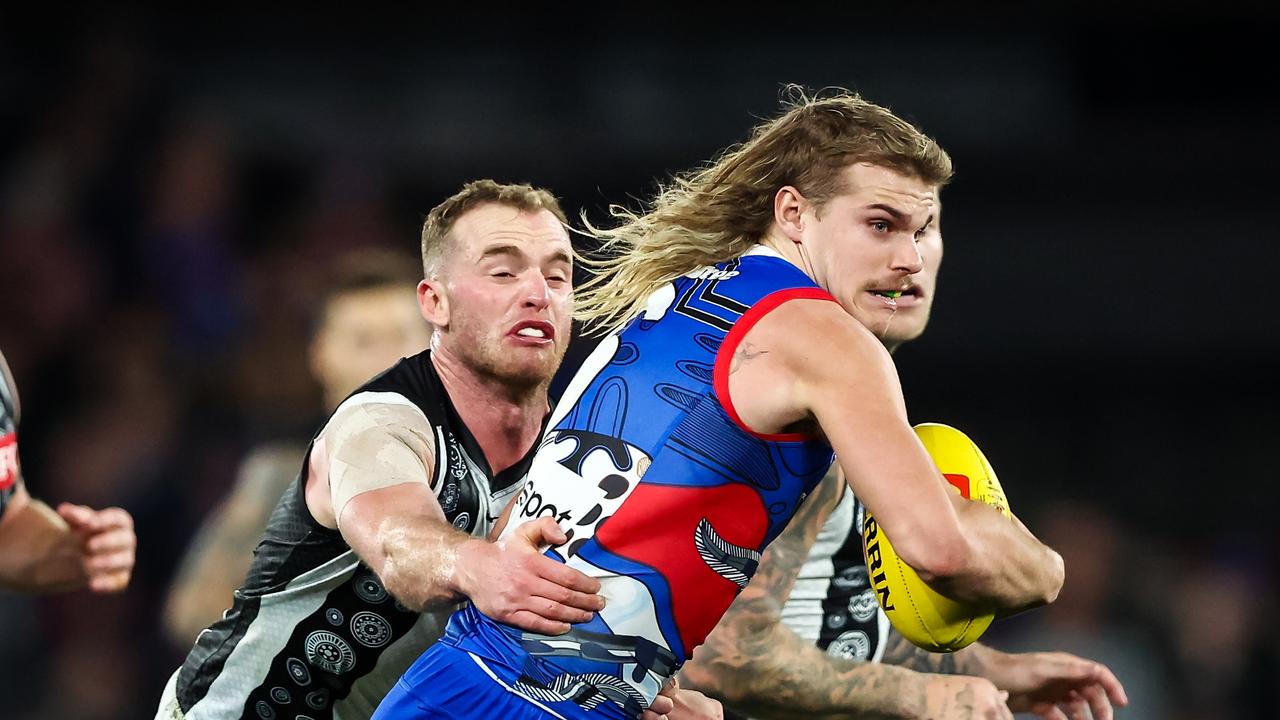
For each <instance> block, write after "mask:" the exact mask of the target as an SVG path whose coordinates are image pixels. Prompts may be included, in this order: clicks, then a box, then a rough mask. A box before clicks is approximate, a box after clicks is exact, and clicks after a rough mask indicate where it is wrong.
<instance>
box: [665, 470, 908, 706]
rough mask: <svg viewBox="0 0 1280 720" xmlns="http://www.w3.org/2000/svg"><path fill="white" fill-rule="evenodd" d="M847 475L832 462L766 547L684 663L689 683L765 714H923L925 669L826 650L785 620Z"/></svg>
mask: <svg viewBox="0 0 1280 720" xmlns="http://www.w3.org/2000/svg"><path fill="white" fill-rule="evenodd" d="M842 482H843V480H842V478H840V477H839V473H838V471H836V470H835V469H834V468H833V471H832V472H830V473H828V475H827V477H826V478H824V479H823V481H822V483H821V484H820V485H819V486H818V490H817V491H815V493H814V494H813V495H812V496H811V497H810V498H809V499H808V500H807V501H806V502H805V504H804V505H803V506H802V507H801V508H800V511H799V512H798V513H797V514H796V516H795V518H793V519H792V521H791V524H790V525H788V526H787V529H786V530H785V531H784V532H783V533H782V534H781V535H779V536H778V538H777V539H776V540H775V541H774V542H773V543H772V544H771V545H770V546H769V548H768V549H767V550H766V551H765V553H764V555H763V556H762V557H761V561H760V567H759V569H758V570H757V571H756V574H755V576H754V577H753V578H752V579H751V582H750V583H749V584H748V585H747V587H746V588H744V589H743V591H742V594H740V595H739V596H738V598H737V600H736V601H734V603H733V605H732V606H730V608H729V611H728V612H727V613H726V614H725V616H724V618H723V619H722V620H721V621H720V624H719V625H717V626H716V628H715V630H713V631H712V632H711V634H710V636H708V637H707V640H706V643H705V644H703V645H702V646H701V647H699V648H698V649H697V651H696V652H695V653H694V656H693V659H692V660H691V661H690V662H688V663H686V664H685V666H684V669H682V670H681V672H680V678H681V682H682V683H683V685H684V686H686V687H689V688H693V689H696V690H700V691H702V692H704V693H706V694H708V695H712V696H714V697H718V698H720V699H721V700H722V701H724V703H725V704H726V705H727V706H729V707H732V708H736V709H739V710H740V711H743V712H748V713H750V714H751V715H752V716H753V717H756V718H761V719H762V720H787V719H790V718H806V719H812V718H852V717H858V718H914V717H920V716H921V708H922V707H923V703H924V702H925V684H924V678H923V677H922V676H921V675H919V674H918V673H915V672H912V671H910V670H906V669H903V668H898V667H891V666H885V665H879V664H874V663H867V662H859V661H855V660H846V659H843V658H837V657H833V656H830V655H827V654H826V653H824V652H823V651H822V650H821V649H819V648H818V647H817V646H815V645H813V644H812V643H810V642H807V641H805V640H802V639H801V638H800V637H799V636H797V635H796V634H795V633H794V632H792V631H791V630H790V629H789V628H787V627H786V626H785V625H784V624H783V622H782V615H781V612H782V605H783V602H784V600H785V598H787V596H788V595H790V593H791V588H792V586H793V585H794V584H795V579H796V576H797V574H798V573H799V572H800V568H801V566H802V565H803V564H804V562H805V559H806V558H807V557H808V555H809V550H810V548H811V547H812V545H813V542H814V539H815V538H816V537H817V534H818V531H819V530H820V529H821V528H822V524H823V523H824V522H825V521H826V518H827V516H828V515H829V514H830V512H831V509H832V507H833V506H834V504H835V502H836V500H837V499H838V498H839V496H840V490H841V487H840V484H841V483H842Z"/></svg>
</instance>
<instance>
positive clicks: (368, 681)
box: [160, 351, 533, 720]
mask: <svg viewBox="0 0 1280 720" xmlns="http://www.w3.org/2000/svg"><path fill="white" fill-rule="evenodd" d="M352 403H380V404H386V403H399V404H406V405H410V406H412V407H416V408H417V409H418V410H419V411H421V412H422V414H423V415H424V416H425V417H426V419H427V420H428V421H429V422H430V424H431V426H432V428H434V431H435V457H436V469H435V476H434V477H433V478H431V483H432V488H433V489H434V491H435V494H436V496H437V497H438V498H439V500H440V505H441V507H442V508H443V509H444V512H445V516H446V517H447V518H448V519H449V520H450V521H451V522H452V523H453V524H454V525H455V526H456V527H458V528H461V529H463V530H466V531H468V532H470V533H472V534H473V535H476V536H481V537H482V536H484V535H485V534H487V533H488V532H489V530H490V529H491V528H492V526H493V522H494V520H495V519H496V518H497V516H498V515H499V514H500V513H501V512H502V510H503V509H504V508H505V507H506V504H507V503H508V502H509V501H510V500H511V497H512V495H513V494H514V493H515V492H516V491H517V490H518V489H519V481H520V480H521V479H523V477H524V475H525V472H526V471H527V469H528V467H529V463H530V461H531V460H532V455H533V451H532V450H530V453H529V456H527V457H525V458H524V459H523V460H522V461H521V462H520V463H519V464H517V465H516V466H514V467H512V468H510V469H508V470H505V471H503V472H502V473H500V474H499V475H497V476H496V477H494V476H493V475H492V473H491V472H490V470H489V467H488V464H487V462H486V461H485V458H484V453H482V452H481V451H480V448H479V447H478V445H477V444H476V441H475V439H474V438H473V437H472V435H471V433H470V431H468V429H467V428H466V426H465V425H463V424H462V422H461V420H460V419H459V418H458V415H457V413H456V412H455V411H454V408H453V406H452V404H451V403H450V402H449V397H448V395H447V394H446V393H445V390H444V388H443V386H442V385H441V384H440V379H439V377H438V376H437V375H436V372H435V369H434V367H433V366H432V364H431V357H430V352H429V351H428V352H424V353H421V354H419V355H415V356H413V357H410V358H405V359H403V360H401V361H400V362H399V363H398V364H397V365H395V366H394V367H392V368H391V369H390V370H387V371H386V372H385V373H383V374H382V375H380V376H378V377H377V378H375V379H373V380H372V381H370V382H369V383H368V384H366V385H365V386H364V387H362V388H360V389H359V390H357V391H356V392H355V393H353V394H352V395H351V397H349V398H347V400H346V401H345V402H344V403H343V407H347V406H348V405H350V404H352ZM306 467H307V464H306V462H304V463H303V468H304V472H303V473H302V475H301V476H300V477H299V478H298V481H297V482H295V483H294V484H293V485H291V486H290V488H289V489H288V490H286V491H285V494H284V496H283V497H282V498H281V499H280V503H279V505H277V506H276V509H275V511H274V512H273V513H272V515H271V519H270V521H269V522H268V524H267V529H266V536H265V538H264V539H263V541H262V542H261V543H260V544H259V545H258V548H257V549H256V550H255V551H254V559H253V565H252V567H251V568H250V569H249V573H248V576H247V578H246V581H245V585H244V587H242V588H241V589H239V590H237V591H236V593H235V600H234V604H233V605H232V608H231V610H229V611H228V612H227V613H226V615H225V617H224V618H223V619H222V620H221V621H219V622H218V623H216V624H215V625H213V627H211V628H210V629H208V630H205V631H204V632H203V633H201V634H200V637H199V638H198V639H197V641H196V644H195V647H194V648H193V649H192V650H191V653H190V655H188V656H187V660H186V662H185V663H184V664H183V666H182V668H181V669H180V670H179V671H178V673H177V675H176V679H175V680H171V681H170V682H171V684H173V683H176V688H175V690H176V693H175V694H176V703H177V708H171V709H170V711H169V714H167V715H166V714H165V712H166V711H165V707H164V705H163V704H162V707H161V714H160V716H161V717H172V716H174V715H175V714H177V713H175V712H174V711H175V710H176V711H178V713H180V714H178V716H179V717H182V716H185V717H186V718H187V720H204V719H205V718H219V719H222V718H251V719H253V720H275V719H279V720H295V719H297V718H309V719H310V720H326V719H329V718H334V719H337V720H350V719H351V718H368V717H369V716H370V715H372V714H373V710H374V708H375V707H376V706H377V704H378V701H380V700H381V699H382V697H383V696H384V695H385V694H386V692H387V690H388V689H390V688H391V686H392V684H393V683H394V682H395V680H396V678H398V677H399V676H400V674H401V673H402V672H404V669H405V668H406V667H408V665H409V663H410V662H411V661H412V660H413V658H415V657H417V656H418V654H419V653H421V652H422V650H423V649H424V648H426V647H427V646H428V645H430V644H431V643H432V642H433V641H434V640H435V639H436V638H438V637H439V636H440V633H441V631H442V625H443V620H444V617H445V616H444V615H443V614H441V615H431V614H419V613H415V612H410V611H409V610H407V609H406V608H405V607H404V606H402V605H401V604H400V603H398V602H397V601H396V600H395V598H393V597H391V596H390V595H389V594H388V593H387V591H386V589H385V588H383V586H382V583H381V582H380V581H379V580H378V578H377V577H376V576H375V575H374V574H373V572H372V571H371V570H369V568H367V567H366V566H364V565H363V564H361V562H360V560H359V558H357V557H356V555H355V553H354V552H353V551H352V550H351V548H350V547H348V546H347V544H346V543H345V542H344V541H343V539H342V536H341V535H340V534H339V533H338V532H337V531H334V530H330V529H328V528H325V527H323V526H321V525H320V524H318V523H317V522H316V521H315V520H314V519H313V518H312V517H311V513H310V512H309V511H308V510H307V506H306V501H305V500H304V496H303V491H304V485H305V481H306V472H305V468H306Z"/></svg>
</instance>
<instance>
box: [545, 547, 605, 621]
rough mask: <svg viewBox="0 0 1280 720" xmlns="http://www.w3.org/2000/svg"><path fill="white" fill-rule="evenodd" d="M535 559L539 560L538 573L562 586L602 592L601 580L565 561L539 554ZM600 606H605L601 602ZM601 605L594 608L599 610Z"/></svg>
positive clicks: (581, 590) (579, 590) (582, 590)
mask: <svg viewBox="0 0 1280 720" xmlns="http://www.w3.org/2000/svg"><path fill="white" fill-rule="evenodd" d="M535 559H536V560H537V563H536V568H537V573H538V575H539V576H541V577H542V578H544V579H546V580H550V581H551V582H553V583H555V584H556V585H559V586H560V587H563V588H568V589H569V590H576V591H578V592H580V593H591V594H595V593H598V592H600V581H599V580H597V579H595V578H593V577H590V576H588V575H585V574H583V573H582V572H581V571H578V570H575V569H573V568H571V567H569V566H568V565H565V564H564V563H558V562H556V561H555V560H552V559H551V558H549V557H542V556H539V557H537V558H535ZM601 602H603V600H602V601H601ZM600 607H604V605H603V604H601V605H600ZM600 607H597V608H592V609H594V610H599V609H600Z"/></svg>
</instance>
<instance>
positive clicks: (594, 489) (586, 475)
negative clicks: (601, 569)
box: [504, 430, 650, 560]
mask: <svg viewBox="0 0 1280 720" xmlns="http://www.w3.org/2000/svg"><path fill="white" fill-rule="evenodd" d="M649 462H650V459H649V457H648V456H647V455H645V454H644V453H643V452H642V451H641V450H640V449H639V448H636V447H634V446H631V445H627V444H626V443H624V442H623V441H621V440H619V439H617V438H613V437H609V436H606V435H600V434H598V433H592V432H587V431H583V430H556V431H553V432H551V433H550V434H549V435H548V436H547V439H546V440H544V441H543V444H542V448H541V449H540V450H539V451H538V454H537V456H535V458H534V461H533V467H532V468H530V470H529V479H528V480H526V481H525V484H524V487H523V488H521V489H520V494H519V495H517V496H516V498H515V500H513V501H512V502H514V503H515V509H514V510H513V511H512V512H513V513H514V518H513V519H512V521H511V522H509V523H508V524H507V528H506V531H505V532H504V534H510V533H511V532H512V531H514V529H515V527H516V526H518V525H520V524H521V523H523V522H524V521H526V520H533V519H536V518H540V517H551V518H555V520H556V522H557V523H559V524H560V527H561V528H563V529H564V531H565V535H566V536H567V537H568V542H567V543H566V545H564V546H561V547H559V548H556V549H555V552H556V553H557V554H558V555H560V556H561V557H562V558H563V559H565V560H568V559H569V558H571V557H573V556H574V555H576V554H577V552H578V549H579V548H581V547H582V545H583V544H584V543H586V542H587V541H588V540H590V539H591V538H592V537H594V536H595V533H596V528H598V527H599V526H600V525H601V524H602V523H603V522H604V521H605V520H608V519H609V518H610V517H612V516H613V513H614V512H615V511H616V510H617V509H618V507H619V506H621V505H622V502H623V501H624V500H626V499H627V496H628V495H630V494H631V492H632V491H633V490H635V488H636V485H638V484H639V483H640V477H641V475H642V474H643V470H644V469H647V468H648V466H649ZM584 480H585V481H586V482H583V481H584Z"/></svg>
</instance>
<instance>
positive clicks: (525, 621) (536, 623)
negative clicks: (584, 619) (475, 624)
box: [504, 610, 569, 635]
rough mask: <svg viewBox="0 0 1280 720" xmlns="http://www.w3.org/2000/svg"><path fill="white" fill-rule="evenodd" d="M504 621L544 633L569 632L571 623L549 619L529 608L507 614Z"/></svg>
mask: <svg viewBox="0 0 1280 720" xmlns="http://www.w3.org/2000/svg"><path fill="white" fill-rule="evenodd" d="M504 622H506V623H507V624H509V625H514V626H516V627H518V628H520V629H521V630H528V631H529V632H535V633H541V634H543V635H563V634H565V633H567V632H569V623H566V622H559V621H556V620H548V619H546V618H544V617H541V616H540V615H537V614H535V613H531V612H529V611H528V610H517V611H515V612H513V613H511V614H510V615H509V616H507V618H506V619H505V620H504Z"/></svg>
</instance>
